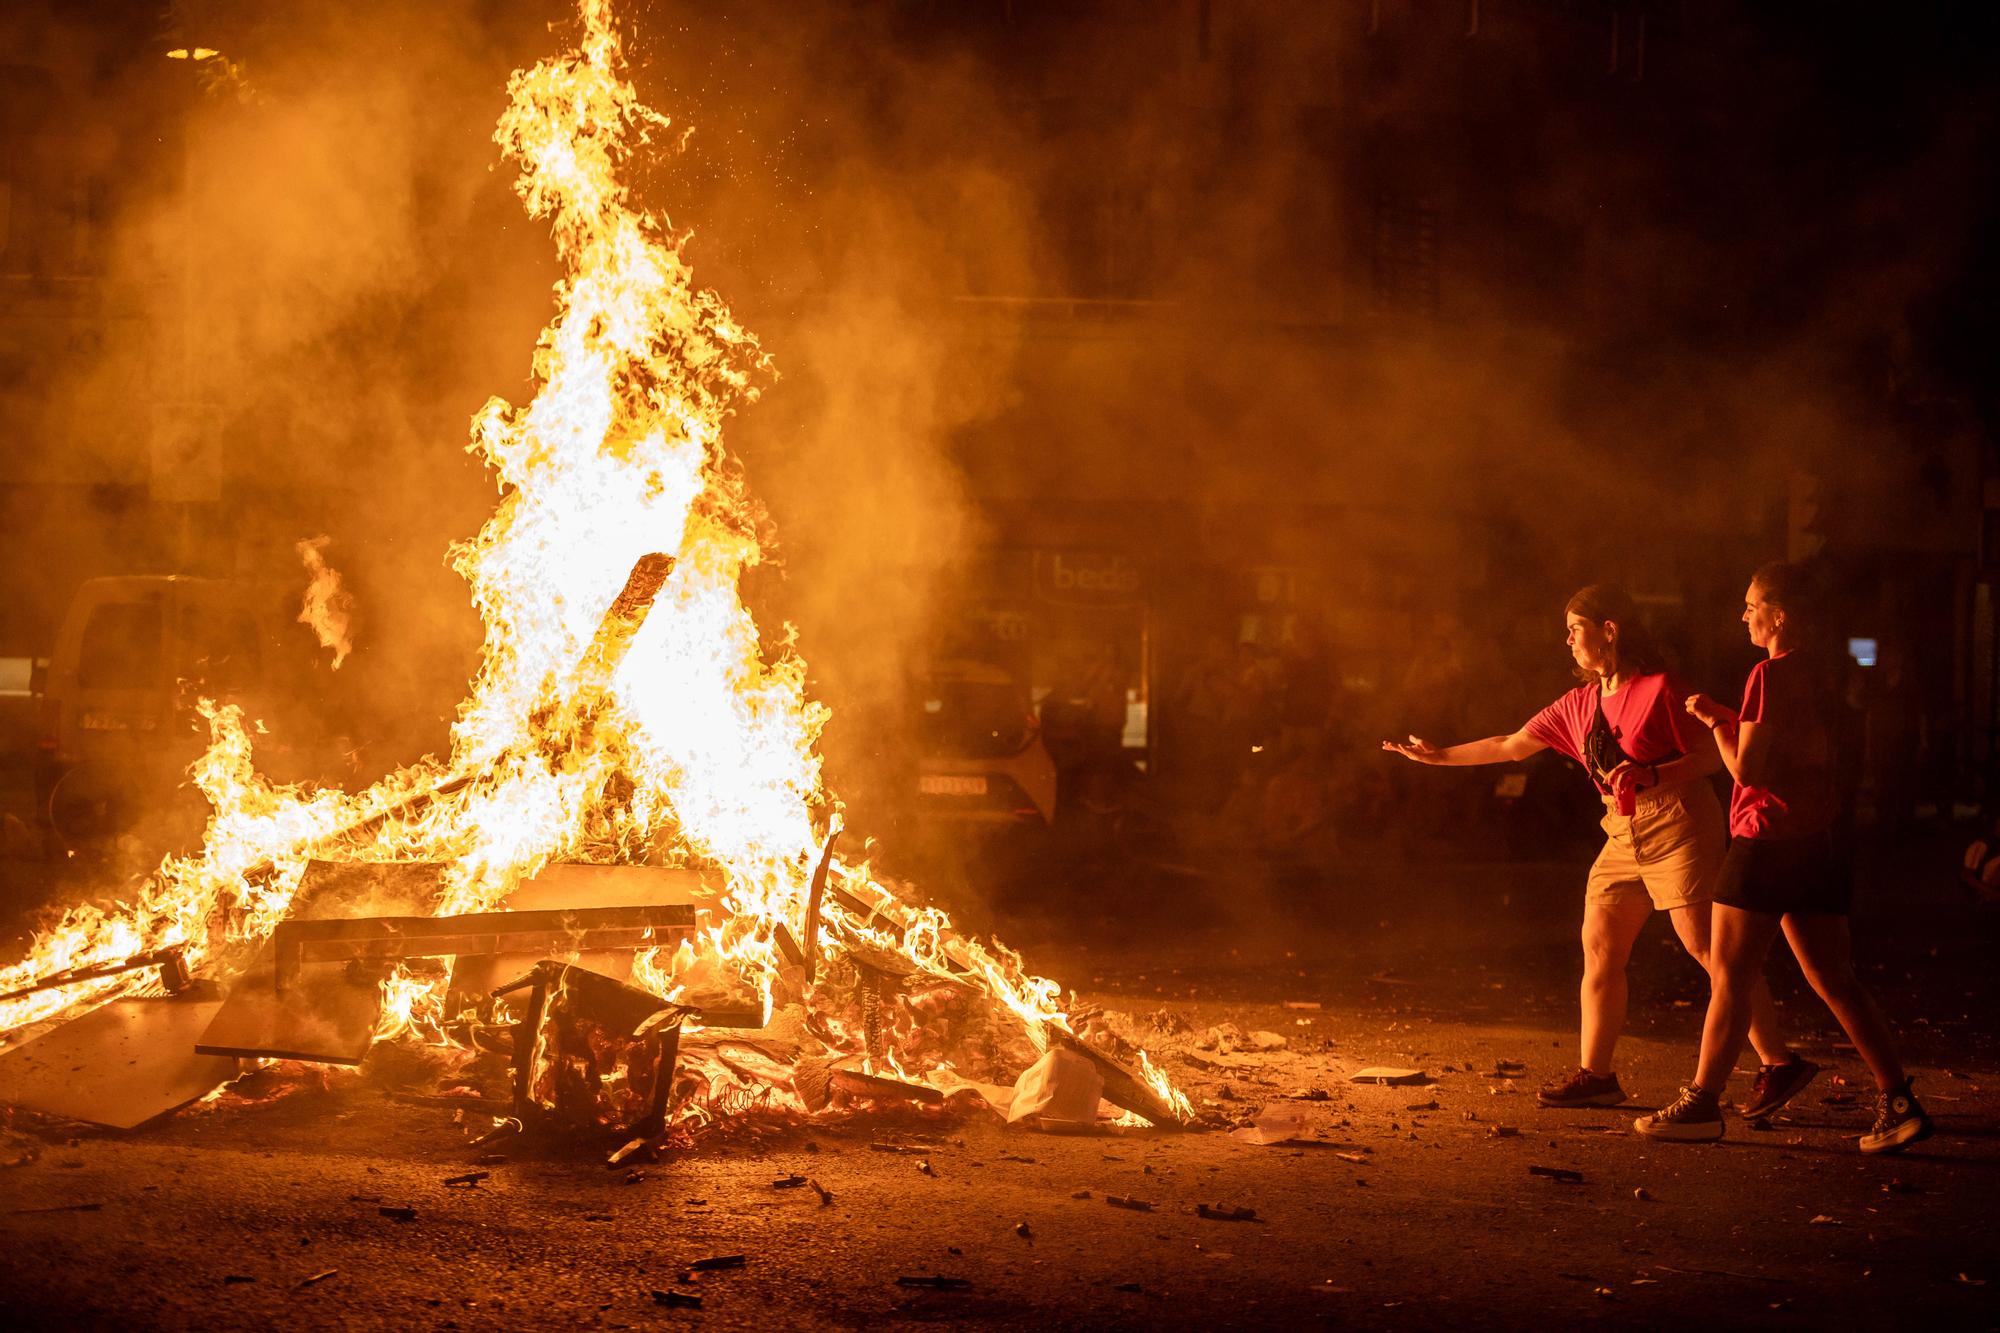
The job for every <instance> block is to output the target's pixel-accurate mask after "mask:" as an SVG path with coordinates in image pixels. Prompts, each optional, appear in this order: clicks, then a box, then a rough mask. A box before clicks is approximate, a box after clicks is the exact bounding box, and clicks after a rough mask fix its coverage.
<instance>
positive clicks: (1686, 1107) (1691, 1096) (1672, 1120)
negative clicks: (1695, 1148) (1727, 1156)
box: [1632, 1085, 1722, 1143]
mask: <svg viewBox="0 0 2000 1333" xmlns="http://www.w3.org/2000/svg"><path fill="white" fill-rule="evenodd" d="M1632 1128H1634V1129H1636V1130H1638V1131H1639V1132H1640V1133H1641V1134H1644V1135H1645V1136H1646V1137H1647V1138H1649V1139H1674V1140H1676V1141H1678V1142H1681V1143H1713V1142H1715V1140H1717V1139H1719V1138H1721V1137H1722V1102H1721V1100H1720V1099H1719V1098H1717V1097H1716V1095H1715V1094H1714V1093H1712V1092H1704V1091H1703V1090H1702V1089H1700V1088H1697V1087H1694V1086H1692V1085H1690V1086H1688V1087H1685V1088H1682V1089H1681V1095H1680V1096H1678V1097H1676V1098H1674V1101H1673V1104H1672V1105H1671V1106H1663V1107H1661V1108H1660V1109H1659V1110H1657V1111H1655V1112H1653V1113H1652V1114H1651V1115H1642V1116H1640V1117H1639V1118H1638V1119H1637V1120H1634V1121H1633V1122H1632Z"/></svg>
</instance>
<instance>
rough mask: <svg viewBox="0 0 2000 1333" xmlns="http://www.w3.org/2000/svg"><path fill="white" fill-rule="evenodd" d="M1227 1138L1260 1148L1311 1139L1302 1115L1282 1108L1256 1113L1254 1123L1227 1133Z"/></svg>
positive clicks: (1269, 1108)
mask: <svg viewBox="0 0 2000 1333" xmlns="http://www.w3.org/2000/svg"><path fill="white" fill-rule="evenodd" d="M1229 1137H1230V1138H1232V1139H1235V1140H1236V1141H1237V1142H1238V1143H1249V1144H1254V1145H1256V1146H1257V1147H1260V1148H1272V1147H1276V1146H1277V1145H1278V1144H1281V1143H1295V1142H1297V1141H1299V1140H1301V1139H1309V1138H1311V1137H1312V1131H1311V1128H1310V1126H1308V1125H1307V1123H1306V1118H1305V1116H1304V1115H1302V1114H1300V1113H1299V1112H1297V1111H1291V1110H1286V1109H1285V1108H1283V1107H1277V1106H1272V1107H1266V1108H1265V1109H1264V1110H1262V1111H1260V1112H1258V1114H1257V1119H1256V1121H1255V1123H1253V1124H1249V1125H1245V1126H1244V1127H1243V1128H1241V1129H1232V1130H1230V1131H1229Z"/></svg>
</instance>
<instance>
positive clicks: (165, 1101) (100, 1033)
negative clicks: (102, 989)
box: [0, 999, 239, 1129]
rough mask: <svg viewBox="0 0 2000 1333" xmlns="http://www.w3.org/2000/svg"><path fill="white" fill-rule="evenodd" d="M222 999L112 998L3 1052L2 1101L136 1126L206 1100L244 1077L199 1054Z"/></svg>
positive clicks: (232, 1064)
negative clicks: (196, 1047)
mask: <svg viewBox="0 0 2000 1333" xmlns="http://www.w3.org/2000/svg"><path fill="white" fill-rule="evenodd" d="M221 1008H222V1001H220V1000H194V999H125V1000H113V1001H112V1002H111V1003H109V1004H106V1005H103V1006H100V1007H99V1008H97V1009H94V1010H92V1011H91V1012H90V1013H87V1014H85V1015H84V1016H83V1017H82V1018H79V1019H76V1020H75V1021H73V1022H69V1023H63V1024H61V1025H59V1026H57V1027H55V1028H53V1029H51V1030H49V1031H47V1032H45V1033H43V1034H42V1035H41V1036H39V1037H36V1038H35V1039H33V1040H32V1041H28V1042H24V1043H22V1044H21V1045H20V1046H18V1047H16V1048H14V1049H13V1050H11V1051H8V1052H7V1053H6V1054H4V1055H0V1102H5V1103H6V1104H7V1105H10V1106H18V1107H21V1108H23V1109H25V1110H29V1111H39V1112H42V1113H43V1114H45V1115H58V1116H63V1117H65V1118H67V1119H70V1120H84V1121H88V1122H89V1123H91V1124H94V1125H106V1126H109V1127H110V1128H112V1129H132V1128H134V1127H135V1126H138V1125H142V1124H144V1123H146V1122H147V1121H148V1120H152V1119H155V1118H157V1117H159V1116H163V1115H165V1114H167V1113H168V1112H169V1111H175V1110H178V1109H180V1108H181V1107H183V1106H186V1105H187V1104H188V1103H189V1102H192V1101H196V1100H199V1099H200V1098H202V1097H205V1096H207V1095H208V1094H209V1093H211V1092H213V1091H214V1090H215V1089H217V1088H219V1087H221V1086H222V1085H223V1084H224V1083H226V1082H228V1081H229V1080H230V1079H232V1078H235V1077H236V1075H237V1073H238V1072H239V1066H238V1064H237V1062H236V1060H235V1059H234V1058H232V1057H228V1056H219V1055H198V1054H196V1053H195V1050H194V1043H195V1038H196V1037H197V1036H199V1035H200V1033H201V1031H202V1029H204V1028H205V1027H207V1026H208V1024H209V1022H210V1020H211V1019H213V1018H214V1017H215V1015H216V1013H217V1011H219V1010H220V1009H221Z"/></svg>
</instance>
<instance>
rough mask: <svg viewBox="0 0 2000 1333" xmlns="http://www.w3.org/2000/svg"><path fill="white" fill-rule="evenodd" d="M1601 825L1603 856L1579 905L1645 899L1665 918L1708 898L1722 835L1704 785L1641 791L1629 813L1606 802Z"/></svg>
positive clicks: (1718, 812) (1718, 808)
mask: <svg viewBox="0 0 2000 1333" xmlns="http://www.w3.org/2000/svg"><path fill="white" fill-rule="evenodd" d="M1602 822H1603V824H1604V850H1603V851H1601V852H1599V853H1598V854H1597V860H1596V861H1595V862H1593V863H1592V865H1591V867H1590V879H1589V881H1588V882H1587V883H1586V884H1585V885H1584V889H1583V900H1584V901H1585V902H1586V903H1604V904H1606V905H1608V906H1618V905H1620V904H1622V903H1628V902H1646V901H1651V903H1652V904H1653V906H1654V908H1655V909H1657V910H1659V911H1662V912H1664V911H1667V910H1669V909H1671V908H1675V907H1685V906H1687V905H1688V904H1689V903H1705V902H1707V901H1709V899H1711V898H1712V897H1714V896H1715V877H1716V875H1717V873H1718V872H1719V871H1720V870H1721V869H1722V856H1723V852H1724V851H1725V850H1726V849H1727V847H1728V843H1729V834H1728V828H1727V826H1726V824H1725V822H1724V820H1723V818H1722V803H1721V802H1720V801H1718V800H1716V799H1715V788H1714V787H1712V786H1710V785H1709V784H1708V782H1706V781H1705V780H1697V781H1694V782H1683V783H1679V784H1677V785H1675V786H1672V787H1662V788H1659V789H1657V790H1654V791H1642V792H1640V793H1639V799H1638V802H1637V804H1636V807H1635V808H1634V810H1633V812H1632V813H1631V814H1630V815H1621V814H1619V813H1618V807H1617V806H1616V805H1615V804H1613V802H1612V801H1611V800H1610V798H1608V797H1607V798H1606V799H1605V802H1604V819H1603V821H1602Z"/></svg>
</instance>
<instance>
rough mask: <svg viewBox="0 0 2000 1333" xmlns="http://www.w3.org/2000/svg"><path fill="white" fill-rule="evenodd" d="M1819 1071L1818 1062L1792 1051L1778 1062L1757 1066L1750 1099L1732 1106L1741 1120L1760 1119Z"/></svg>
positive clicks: (1790, 1096) (1791, 1096) (1792, 1096)
mask: <svg viewBox="0 0 2000 1333" xmlns="http://www.w3.org/2000/svg"><path fill="white" fill-rule="evenodd" d="M1818 1075H1819V1066H1818V1065H1816V1064H1814V1063H1813V1062H1812V1061H1810V1060H1808V1059H1805V1058H1804V1057H1803V1056H1798V1055H1794V1056H1793V1057H1792V1058H1791V1059H1789V1060H1787V1061H1785V1063H1783V1064H1781V1065H1759V1066H1757V1081H1756V1082H1755V1083H1752V1084H1751V1085H1750V1099H1749V1100H1748V1101H1746V1102H1744V1103H1743V1105H1741V1106H1739V1107H1737V1108H1736V1109H1737V1110H1738V1111H1739V1112H1740V1113H1741V1114H1742V1116H1743V1118H1744V1119H1745V1120H1761V1119H1763V1118H1764V1117H1765V1116H1767V1115H1769V1114H1771V1112H1773V1111H1775V1110H1777V1109H1778V1108H1779V1107H1781V1106H1783V1105H1784V1104H1785V1103H1786V1102H1788V1101H1790V1100H1791V1099H1792V1098H1794V1097H1796V1096H1798V1095H1799V1094H1800V1093H1801V1092H1804V1091H1805V1088H1806V1084H1808V1083H1810V1082H1812V1081H1813V1079H1814V1078H1816V1077H1818Z"/></svg>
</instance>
